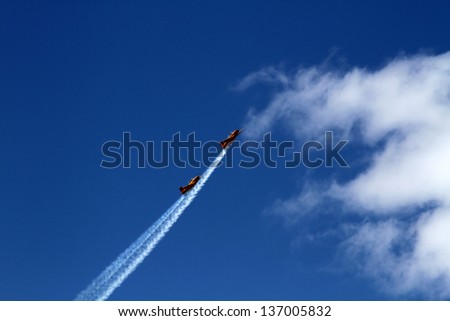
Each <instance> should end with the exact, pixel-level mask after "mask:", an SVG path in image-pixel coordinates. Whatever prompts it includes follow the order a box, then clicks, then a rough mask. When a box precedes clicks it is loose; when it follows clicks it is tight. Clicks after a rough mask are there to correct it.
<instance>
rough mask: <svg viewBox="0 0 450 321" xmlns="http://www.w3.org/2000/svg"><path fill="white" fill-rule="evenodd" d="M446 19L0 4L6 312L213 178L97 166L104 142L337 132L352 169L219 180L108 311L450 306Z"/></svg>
mask: <svg viewBox="0 0 450 321" xmlns="http://www.w3.org/2000/svg"><path fill="white" fill-rule="evenodd" d="M449 13H450V5H449V3H448V1H391V2H389V3H385V4H381V3H380V2H379V1H345V2H338V1H282V2H276V1H270V2H268V1H265V2H261V1H221V2H211V1H195V2H193V3H186V2H182V1H164V2H163V1H160V2H155V1H153V2H148V1H132V2H123V1H97V2H95V3H92V2H89V1H82V2H72V1H46V2H31V1H1V2H0V43H1V50H0V110H1V114H0V134H1V135H0V137H1V145H0V150H1V154H0V155H1V160H0V164H1V166H0V300H72V299H74V298H75V296H76V295H77V294H78V293H79V292H80V291H81V290H83V289H84V288H85V287H86V286H87V285H88V284H89V283H90V282H91V281H92V280H93V279H94V278H95V277H96V276H97V275H98V274H99V273H100V272H101V271H102V270H103V269H104V268H105V267H106V266H107V265H108V264H109V263H110V262H111V261H113V260H114V259H115V258H116V257H117V255H119V254H120V253H121V252H122V251H123V250H124V249H125V248H127V247H128V245H130V244H131V243H132V242H133V241H134V240H135V239H136V238H137V237H138V236H139V235H140V234H141V233H142V232H143V231H144V230H145V229H146V228H147V227H148V226H149V225H150V224H152V223H153V222H154V221H155V220H157V219H158V217H159V216H160V215H161V214H162V213H163V212H164V211H165V210H166V209H167V208H168V207H169V206H170V205H171V204H172V203H173V202H174V201H175V200H176V199H177V198H178V197H179V191H178V186H180V185H182V184H186V183H187V181H188V180H189V179H190V178H191V177H193V176H195V175H197V174H199V173H201V172H202V171H203V170H204V168H203V169H201V170H200V169H196V168H176V167H175V166H169V167H168V168H164V169H152V168H149V167H147V168H144V169H138V168H137V166H136V158H134V159H133V160H134V162H133V164H132V168H130V169H124V168H117V169H112V170H107V169H103V168H101V167H100V162H101V160H102V159H105V158H104V157H103V156H102V154H101V146H102V144H103V143H104V142H106V141H108V140H121V137H122V132H124V131H129V132H131V134H132V138H133V139H136V140H140V141H147V140H153V141H156V142H159V141H162V140H170V139H171V137H172V135H173V134H175V133H177V132H180V133H181V135H182V137H183V136H184V137H185V136H186V135H187V134H189V133H191V132H192V131H195V133H196V137H197V138H198V139H200V140H202V141H208V140H220V139H223V138H225V137H226V135H227V134H228V133H229V132H230V131H231V130H233V129H235V128H240V127H245V128H246V132H245V133H246V135H245V136H244V135H242V137H240V138H241V140H245V139H255V140H260V139H261V137H262V134H263V133H264V132H267V131H272V132H273V136H274V138H276V139H278V140H282V139H290V140H294V141H295V142H296V143H298V145H296V146H297V147H298V149H300V146H301V145H302V143H303V142H305V141H306V140H308V139H319V140H320V139H322V138H323V133H324V132H325V131H326V130H334V131H335V135H336V136H335V138H337V139H341V138H342V139H348V140H349V143H348V145H347V146H346V147H345V148H344V149H343V151H342V155H343V156H344V157H345V158H346V159H347V161H348V163H349V165H350V167H349V168H340V167H336V166H334V167H332V168H324V167H321V168H318V169H308V168H305V167H304V166H300V167H298V168H295V169H286V168H283V167H279V168H276V169H271V168H266V167H264V166H262V165H261V166H259V167H258V168H256V169H251V170H249V169H241V168H238V167H237V166H235V167H234V168H219V169H218V170H216V171H215V173H214V174H213V176H212V177H211V179H210V180H209V181H208V183H207V185H206V186H205V188H204V189H203V190H202V191H201V193H200V194H199V196H198V197H197V199H196V200H195V201H194V203H193V204H192V205H191V206H190V207H189V208H188V209H187V210H186V212H185V213H184V214H183V216H182V217H181V218H180V220H179V221H178V222H177V223H176V225H175V226H174V227H173V229H172V230H171V231H170V233H169V234H168V235H167V236H166V237H165V238H164V240H163V241H162V242H161V243H160V244H159V245H158V246H157V248H156V249H155V250H154V251H153V252H152V253H151V255H150V256H149V257H148V258H147V259H146V260H145V262H144V263H143V264H142V265H141V266H140V267H139V268H138V269H137V270H136V271H135V272H134V273H133V274H132V275H131V276H130V277H129V278H128V279H127V280H126V281H125V283H124V284H123V285H122V286H121V287H120V288H119V289H117V290H116V292H115V293H114V294H113V295H112V296H111V298H110V299H113V300H379V299H383V300H384V299H386V300H390V299H448V298H450V292H449V291H448V288H450V286H447V285H450V262H449V259H448V257H450V253H449V250H448V249H449V248H450V243H449V241H450V240H449V237H448V236H447V234H449V233H447V232H446V231H448V230H447V229H446V227H450V224H449V222H448V221H449V216H450V211H449V210H448V208H449V207H448V204H449V203H450V202H449V195H450V187H449V185H448V184H449V183H448V182H450V174H449V171H448V165H447V166H446V165H445V164H446V162H445V160H448V159H449V158H448V157H449V156H450V152H449V151H450V149H449V146H448V143H447V145H445V142H446V141H448V137H450V136H448V134H449V132H448V128H450V126H449V125H450V122H449V120H450V118H449V117H448V115H449V112H450V111H449V108H448V107H449V104H448V103H449V99H450V90H449V88H450V81H449V77H450V76H449V75H450V67H449V66H450V62H449V61H450V57H449V55H448V54H445V53H446V52H447V51H449V50H450V41H449V30H450V19H449ZM420 93H423V95H421V94H420ZM411 97H412V98H411ZM441 143H442V144H441ZM397 151H399V153H396V152H397ZM420 155H422V156H423V155H425V156H426V157H425V159H422V158H421V156H420ZM238 160H239V157H237V158H236V159H235V160H234V161H235V165H237V163H238ZM412 160H415V161H416V162H413V161H412ZM390 165H392V166H390ZM430 262H431V263H430Z"/></svg>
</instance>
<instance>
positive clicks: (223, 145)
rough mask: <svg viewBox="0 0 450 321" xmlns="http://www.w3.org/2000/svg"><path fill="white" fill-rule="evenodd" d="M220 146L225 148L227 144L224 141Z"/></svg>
mask: <svg viewBox="0 0 450 321" xmlns="http://www.w3.org/2000/svg"><path fill="white" fill-rule="evenodd" d="M220 146H222V148H225V146H226V143H225V141H224V140H223V141H221V142H220Z"/></svg>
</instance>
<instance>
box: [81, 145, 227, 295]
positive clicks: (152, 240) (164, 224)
mask: <svg viewBox="0 0 450 321" xmlns="http://www.w3.org/2000/svg"><path fill="white" fill-rule="evenodd" d="M226 151H227V150H226V149H224V150H222V151H221V153H220V154H219V155H218V156H217V157H216V159H215V160H214V162H213V163H212V164H211V166H210V167H208V169H207V170H206V171H205V172H204V173H203V175H202V176H201V178H200V180H199V182H198V183H197V184H196V185H195V186H194V188H192V190H191V191H189V192H188V193H187V194H185V195H182V196H181V197H180V198H179V199H178V200H177V201H176V202H175V203H174V204H173V205H172V206H171V207H170V208H169V209H168V210H167V211H166V212H165V213H164V214H163V215H162V216H161V217H160V218H159V219H158V221H156V222H155V223H154V224H153V225H152V226H150V227H149V228H148V229H147V231H145V232H144V233H143V234H142V235H141V236H140V237H139V238H138V239H137V240H136V241H135V242H134V243H133V244H131V246H130V247H128V249H126V250H125V251H124V252H123V253H122V254H121V255H119V257H118V258H117V259H116V260H115V261H114V262H113V263H111V264H110V266H108V267H107V268H106V269H105V270H104V271H103V272H102V273H101V274H100V275H99V276H98V277H97V278H96V279H95V280H94V281H93V282H92V283H91V285H89V286H88V287H87V288H86V289H85V290H84V291H82V292H81V293H80V294H79V295H78V296H77V297H76V298H75V300H78V301H102V300H106V299H107V298H108V297H109V296H110V295H111V294H112V293H113V292H114V290H115V289H116V288H117V287H119V286H120V285H121V284H122V283H123V281H125V279H126V278H127V277H128V276H129V275H130V274H131V273H132V272H133V271H134V270H135V269H136V268H137V267H138V266H139V264H140V263H142V261H143V260H144V259H145V258H146V257H147V255H148V254H149V253H150V252H151V251H152V250H153V249H154V248H155V246H156V245H157V244H158V243H159V241H160V240H161V239H162V238H163V237H164V235H165V234H166V233H167V232H168V231H169V230H170V228H171V227H172V225H173V224H174V223H175V222H176V221H177V220H178V218H179V217H180V216H181V214H183V212H184V210H185V209H186V208H187V207H188V206H189V204H191V203H192V201H193V200H194V198H195V197H196V196H197V194H198V192H200V190H201V189H202V187H203V186H204V185H205V183H206V181H207V180H208V178H209V177H210V176H211V174H212V173H213V172H214V170H215V169H216V167H217V166H218V165H219V163H220V161H221V160H222V158H223V157H224V156H225V154H226Z"/></svg>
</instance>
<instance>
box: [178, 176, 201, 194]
mask: <svg viewBox="0 0 450 321" xmlns="http://www.w3.org/2000/svg"><path fill="white" fill-rule="evenodd" d="M199 180H200V175H197V176H195V177H194V178H192V179H191V180H190V182H189V184H187V185H186V186H180V192H181V194H184V193H186V192H187V191H189V190H190V189H191V188H193V187H194V186H195V184H197V183H198V181H199Z"/></svg>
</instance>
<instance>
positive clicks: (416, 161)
mask: <svg viewBox="0 0 450 321" xmlns="http://www.w3.org/2000/svg"><path fill="white" fill-rule="evenodd" d="M271 73H272V74H274V75H277V76H276V77H275V76H273V77H272V78H271V79H282V84H283V89H282V90H280V91H279V92H278V93H277V94H276V95H275V96H274V97H273V99H272V101H271V102H270V103H269V105H268V106H267V108H265V109H264V110H262V111H261V112H258V113H257V112H254V111H253V112H252V113H250V114H249V116H248V124H247V125H246V126H245V127H246V129H248V133H250V134H252V135H260V134H261V133H263V132H264V131H266V130H268V129H271V128H272V127H274V126H276V125H277V124H281V125H282V126H283V128H284V129H285V130H288V131H290V132H292V133H293V134H294V135H295V137H296V138H298V139H303V140H304V139H308V138H311V137H317V136H319V135H323V132H324V131H325V130H335V131H338V132H340V133H341V134H343V135H345V136H346V137H349V138H350V140H351V141H352V140H353V141H358V143H360V144H363V145H366V146H368V147H372V148H368V149H367V150H370V152H368V153H369V154H367V155H364V157H365V158H368V160H369V162H368V165H367V168H366V169H365V170H364V171H363V172H360V173H355V174H356V177H355V178H354V179H352V180H350V181H347V182H345V183H336V182H334V183H332V182H330V184H329V187H328V192H326V193H325V194H326V195H331V196H332V197H333V198H334V199H336V200H339V201H341V202H342V204H343V205H344V208H346V209H349V210H351V211H353V212H358V213H360V214H362V215H365V216H373V217H374V219H375V220H376V222H377V223H371V224H363V225H360V226H359V229H358V230H357V231H356V232H355V233H354V234H353V236H352V237H350V238H349V239H348V241H347V242H345V243H344V244H346V246H347V247H348V250H349V251H350V252H352V251H353V252H354V253H360V254H361V253H366V254H367V255H364V256H363V257H364V260H365V263H364V264H363V265H361V266H360V267H361V270H362V271H363V272H365V273H366V274H368V275H371V276H372V277H374V278H375V279H377V280H378V281H380V284H383V282H385V281H386V280H389V282H388V283H389V284H393V286H392V288H391V291H392V292H393V293H397V294H407V293H409V292H411V291H418V292H422V293H426V294H429V295H436V296H442V295H444V296H445V295H447V297H448V296H450V291H444V289H443V285H445V286H447V288H450V281H449V280H450V251H449V250H448V249H450V165H449V164H450V53H446V54H442V55H437V56H415V57H410V58H405V57H403V58H398V59H395V60H393V61H391V62H390V63H389V64H387V65H386V66H384V67H382V68H380V69H378V70H372V71H370V70H365V69H360V68H354V69H352V70H349V71H347V72H340V71H330V70H324V68H315V67H312V68H309V69H302V70H300V71H299V72H298V73H297V74H296V75H294V76H287V75H285V76H282V75H280V74H279V72H278V73H277V72H275V71H273V70H272V71H271ZM258 75H259V74H258V73H255V74H252V75H251V77H250V78H249V79H250V80H251V81H250V80H248V81H245V79H244V83H245V84H246V85H245V86H243V88H247V87H248V86H249V85H250V84H253V83H255V82H257V80H258ZM261 75H263V76H262V77H261V79H262V80H263V81H265V78H267V76H264V73H263V74H261ZM350 143H351V142H350ZM374 146H381V147H380V148H373V147H374ZM350 166H351V164H350ZM319 197H320V196H317V195H316V196H315V195H313V194H312V191H311V190H310V189H306V190H305V192H304V193H300V195H299V196H296V197H295V198H293V199H288V200H283V201H278V205H279V208H278V211H279V210H283V209H284V210H285V212H286V213H289V216H290V220H291V221H293V220H294V219H293V215H295V213H296V211H295V207H296V206H297V207H299V208H300V207H301V205H300V204H299V202H300V203H301V202H302V201H304V200H314V202H315V203H314V204H313V205H315V204H320V201H318V200H317V199H318V198H319ZM309 205H311V204H308V206H307V208H308V207H311V206H309ZM430 206H431V207H433V208H434V210H433V211H425V210H423V209H424V208H427V207H430ZM421 209H422V211H423V212H422V213H420V211H421ZM297 212H298V211H297ZM418 212H419V214H418ZM293 213H294V214H293ZM405 218H409V219H407V220H405ZM401 222H403V223H401ZM406 222H409V223H406ZM405 224H406V225H405ZM405 230H407V231H409V232H408V233H403V232H404V231H405ZM405 242H407V243H409V244H410V246H409V247H408V251H407V252H405V253H402V254H401V255H399V254H398V253H396V250H398V248H397V247H396V246H394V245H395V244H397V243H399V244H400V243H401V244H403V243H405ZM370 253H371V255H369V254H370ZM374 271H378V272H374ZM394 281H395V282H394ZM437 284H438V285H439V286H437V288H438V289H439V290H436V291H434V292H433V291H430V289H432V288H435V289H436V285H437Z"/></svg>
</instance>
